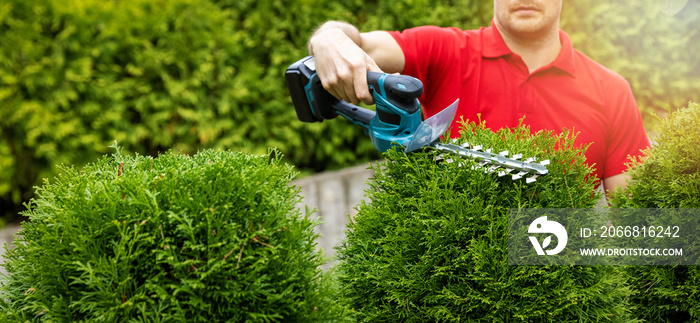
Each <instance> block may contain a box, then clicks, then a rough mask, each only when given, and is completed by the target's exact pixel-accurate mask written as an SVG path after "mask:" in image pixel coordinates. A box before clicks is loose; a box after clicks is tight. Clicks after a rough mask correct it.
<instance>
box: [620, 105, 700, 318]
mask: <svg viewBox="0 0 700 323" xmlns="http://www.w3.org/2000/svg"><path fill="white" fill-rule="evenodd" d="M699 124H700V104H698V103H692V102H691V103H690V104H688V106H687V107H685V108H682V109H680V110H678V111H676V112H674V113H672V114H671V115H669V116H668V117H667V118H664V119H661V120H660V121H659V126H658V128H657V133H656V136H655V137H654V142H655V143H654V145H653V147H652V148H650V149H648V150H647V151H646V153H645V156H644V157H643V158H642V159H641V160H639V161H635V162H634V163H633V164H632V165H631V167H630V171H629V174H630V176H631V180H630V183H629V185H628V186H627V188H626V189H624V190H619V191H617V192H616V194H615V195H614V197H613V199H612V202H611V204H612V206H613V207H618V208H651V209H653V208H700V150H698V147H700V136H698V125H699ZM675 225H679V224H678V223H675ZM699 229H700V226H699V225H698V223H697V219H691V221H690V223H688V224H686V225H682V230H683V235H684V236H691V235H692V236H697V234H698V230H699ZM686 247H689V246H686ZM684 251H685V250H684ZM628 272H629V273H630V275H631V281H632V283H633V286H634V294H633V297H632V302H634V303H636V304H638V307H639V309H640V310H639V312H638V313H639V316H640V318H643V319H646V320H648V321H649V322H689V321H697V320H700V269H698V267H697V266H656V267H630V268H628Z"/></svg>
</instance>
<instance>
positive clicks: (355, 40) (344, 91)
mask: <svg viewBox="0 0 700 323" xmlns="http://www.w3.org/2000/svg"><path fill="white" fill-rule="evenodd" d="M308 48H309V54H311V55H314V57H315V61H316V72H317V73H318V76H319V78H320V79H321V83H322V84H323V87H324V88H325V89H326V90H327V91H328V92H329V93H331V94H332V95H333V96H335V97H336V98H338V99H342V100H345V101H346V102H351V103H355V104H358V103H360V101H362V102H364V103H366V104H373V103H374V99H372V95H371V94H370V93H369V89H368V87H367V71H375V72H387V73H400V72H403V68H404V65H405V60H404V55H403V51H402V50H401V47H400V46H399V44H398V43H397V42H396V40H394V38H393V37H392V36H391V35H390V34H389V33H387V32H385V31H373V32H369V33H360V32H359V30H358V29H357V28H356V27H355V26H353V25H350V24H348V23H345V22H340V21H328V22H326V23H324V24H323V25H321V27H319V28H318V29H317V30H316V31H315V32H314V34H313V35H311V37H310V38H309V44H308Z"/></svg>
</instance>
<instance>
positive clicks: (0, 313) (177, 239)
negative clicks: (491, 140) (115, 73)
mask: <svg viewBox="0 0 700 323" xmlns="http://www.w3.org/2000/svg"><path fill="white" fill-rule="evenodd" d="M117 149H118V150H117V152H116V153H114V154H112V155H110V156H105V157H103V158H101V159H100V160H98V161H97V162H94V163H90V164H88V165H87V166H85V167H82V168H76V167H62V168H61V175H59V176H58V177H57V178H55V179H54V180H53V181H52V182H51V183H46V184H45V185H43V186H42V187H41V188H39V189H37V198H36V199H35V200H33V201H32V203H31V204H30V205H29V209H28V211H26V212H25V215H26V216H27V217H28V218H29V219H30V220H31V221H25V222H24V223H23V224H22V229H21V231H20V235H19V236H18V237H17V241H16V243H15V247H14V248H13V249H9V248H6V254H5V259H4V268H5V270H6V271H7V273H6V276H5V277H4V278H3V281H2V283H1V284H0V321H3V322H330V321H340V320H343V319H344V316H345V315H344V311H343V308H342V307H341V306H340V305H339V304H338V302H337V300H336V299H335V297H334V295H335V289H334V286H333V285H331V280H330V277H329V275H328V273H326V272H323V270H322V269H321V268H320V265H321V264H322V263H323V262H324V259H323V257H322V254H321V251H319V250H318V249H317V245H316V240H315V239H316V237H317V234H315V233H314V230H313V229H314V226H315V225H316V224H317V222H316V221H314V220H311V219H310V218H309V215H310V212H309V211H308V209H307V210H306V212H305V213H304V214H302V212H300V210H299V209H297V207H296V204H297V203H299V202H300V200H301V196H300V194H299V188H298V187H291V186H290V185H289V180H290V179H291V178H293V177H294V175H295V174H296V172H295V171H294V170H293V167H292V166H289V165H286V164H284V163H282V162H281V159H280V154H279V153H275V152H274V151H273V152H272V154H261V155H248V154H242V153H233V152H221V151H213V150H205V151H201V152H198V153H197V154H196V155H194V156H191V157H190V156H186V155H182V154H179V153H174V152H168V153H166V154H162V155H160V156H158V157H157V158H151V157H144V156H128V155H124V154H122V152H121V151H120V150H119V148H117Z"/></svg>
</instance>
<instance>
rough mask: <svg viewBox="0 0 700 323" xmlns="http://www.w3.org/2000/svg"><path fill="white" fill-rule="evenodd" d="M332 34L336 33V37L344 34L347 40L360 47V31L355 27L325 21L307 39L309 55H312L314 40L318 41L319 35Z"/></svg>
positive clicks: (345, 23) (339, 22)
mask: <svg viewBox="0 0 700 323" xmlns="http://www.w3.org/2000/svg"><path fill="white" fill-rule="evenodd" d="M324 33H326V34H332V33H336V35H337V36H341V37H342V35H343V34H344V35H345V36H347V37H348V38H350V39H351V40H352V41H353V42H354V43H355V44H357V46H359V47H362V37H360V31H359V30H358V29H357V27H355V26H353V25H351V24H349V23H347V22H343V21H334V20H331V21H327V22H325V23H324V24H322V25H321V26H320V27H318V28H317V29H316V31H314V33H313V34H312V35H311V37H309V42H308V44H307V47H308V50H309V55H313V54H314V40H318V37H317V36H319V35H321V34H324Z"/></svg>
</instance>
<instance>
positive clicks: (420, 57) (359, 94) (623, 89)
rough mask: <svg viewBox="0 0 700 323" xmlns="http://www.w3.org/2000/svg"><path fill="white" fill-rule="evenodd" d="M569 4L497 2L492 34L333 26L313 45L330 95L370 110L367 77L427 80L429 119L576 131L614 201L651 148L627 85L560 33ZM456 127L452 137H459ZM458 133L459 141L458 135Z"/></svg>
mask: <svg viewBox="0 0 700 323" xmlns="http://www.w3.org/2000/svg"><path fill="white" fill-rule="evenodd" d="M561 6H562V0H494V18H493V21H492V24H491V26H490V27H487V28H480V29H478V30H467V31H462V30H459V29H457V28H439V27H434V26H423V27H417V28H412V29H408V30H405V31H403V32H387V31H373V32H369V33H360V32H359V31H358V29H357V28H356V27H354V26H352V25H350V24H347V23H343V22H337V21H329V22H326V23H325V24H323V25H322V26H321V27H319V29H318V30H317V31H316V32H315V33H314V34H313V35H312V36H311V38H310V39H309V53H310V54H312V55H314V56H315V60H316V71H317V73H318V75H319V77H320V79H321V81H322V83H323V86H324V88H326V89H327V90H328V91H329V92H330V93H331V94H333V95H334V96H335V97H337V98H339V99H343V100H345V101H347V102H352V103H355V104H357V103H359V102H360V101H361V102H364V103H366V104H372V103H373V99H372V96H371V94H370V92H369V90H368V87H367V80H366V72H367V71H368V70H371V71H377V72H382V71H383V72H386V73H404V74H407V75H412V76H414V77H417V78H418V79H420V80H421V81H422V82H423V84H424V94H423V96H422V97H421V98H420V101H421V103H422V104H423V109H424V110H423V113H424V115H425V117H426V118H427V117H430V116H432V115H433V114H435V113H437V112H439V111H440V110H441V109H443V108H445V107H447V106H448V105H449V104H450V103H452V102H453V101H454V100H455V99H457V98H459V99H460V104H459V108H458V111H457V114H458V115H462V116H463V117H464V118H465V119H468V120H472V121H475V120H478V119H477V118H478V115H480V116H481V120H484V121H485V122H486V125H487V126H488V127H490V128H491V129H493V130H498V129H500V128H503V127H515V126H517V125H518V123H519V120H520V119H521V118H522V117H525V121H524V122H525V123H526V124H528V125H529V126H530V128H531V130H532V131H533V132H535V131H538V130H542V129H549V130H554V131H557V132H558V131H561V130H562V129H563V128H567V129H570V130H571V129H573V130H574V131H575V132H579V133H580V134H579V135H578V137H577V138H576V143H577V144H579V145H585V144H589V143H590V144H591V145H590V147H589V149H588V150H587V152H586V159H587V163H589V164H590V165H592V166H593V167H594V168H595V175H597V176H598V178H599V179H602V182H603V185H604V187H605V189H606V190H607V191H610V190H611V189H613V188H615V187H617V186H621V185H625V183H626V181H627V179H628V177H627V175H626V174H624V171H625V170H626V165H625V162H626V161H627V160H628V159H627V158H628V156H629V155H632V156H638V155H640V150H641V149H644V148H646V147H647V146H648V145H649V141H648V139H647V137H646V134H645V131H644V126H643V124H642V120H641V116H640V113H639V109H638V108H637V104H636V102H635V100H634V97H633V96H632V92H631V90H630V88H629V85H628V83H627V82H626V81H625V80H624V79H622V77H620V76H619V75H618V74H616V73H614V72H612V71H610V70H608V69H606V68H605V67H603V66H601V65H599V64H597V63H595V62H594V61H592V60H591V59H589V58H587V57H586V56H584V55H583V54H581V53H580V52H578V51H576V50H574V49H573V47H572V45H571V40H570V39H569V37H568V35H567V34H566V33H564V32H563V31H560V30H559V20H560V15H561ZM455 119H456V121H455V123H453V125H452V127H453V129H458V124H457V123H456V122H457V120H459V117H458V118H455ZM453 133H456V132H453Z"/></svg>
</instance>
